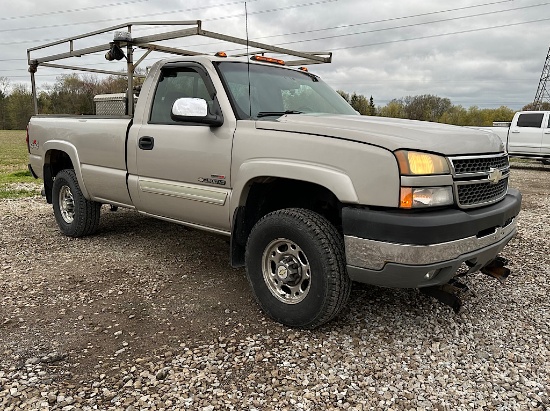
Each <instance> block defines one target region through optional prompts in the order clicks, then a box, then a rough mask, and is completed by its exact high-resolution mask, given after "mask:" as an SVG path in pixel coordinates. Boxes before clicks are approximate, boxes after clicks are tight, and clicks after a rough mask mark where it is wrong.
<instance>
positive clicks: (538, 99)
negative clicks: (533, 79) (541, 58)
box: [533, 48, 550, 110]
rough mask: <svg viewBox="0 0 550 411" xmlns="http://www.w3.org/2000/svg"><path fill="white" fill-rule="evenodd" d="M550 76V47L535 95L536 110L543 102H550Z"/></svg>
mask: <svg viewBox="0 0 550 411" xmlns="http://www.w3.org/2000/svg"><path fill="white" fill-rule="evenodd" d="M549 78H550V48H549V49H548V53H547V54H546V61H545V62H544V67H543V68H542V74H541V75H540V81H539V87H538V89H537V94H536V95H535V101H534V102H533V105H534V106H535V110H540V109H541V106H542V103H544V102H548V103H550V90H549V89H548V85H547V83H548V79H549Z"/></svg>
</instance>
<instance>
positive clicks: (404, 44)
mask: <svg viewBox="0 0 550 411" xmlns="http://www.w3.org/2000/svg"><path fill="white" fill-rule="evenodd" d="M0 1H1V2H2V15H1V17H0V34H1V36H0V77H5V78H7V79H8V81H9V83H10V84H11V85H15V84H17V83H28V82H29V76H28V73H27V64H26V49H27V48H29V47H35V46H38V45H40V44H44V43H47V42H50V41H54V40H57V39H62V38H66V37H70V36H76V35H79V34H82V33H86V32H91V31H95V30H99V29H102V28H105V27H109V26H113V25H117V24H122V23H126V22H129V21H162V20H198V19H200V20H202V21H203V28H204V29H205V30H210V31H215V32H219V33H223V34H229V35H233V36H238V37H243V38H244V37H245V36H246V28H245V13H244V12H245V3H244V1H234V0H96V1H93V2H92V1H89V0H73V1H71V2H67V1H66V0H42V1H40V2H37V1H35V0H17V1H10V0H0ZM246 7H247V10H248V32H249V37H250V39H251V40H256V41H261V42H266V43H269V44H274V45H280V46H282V47H288V48H295V49H297V50H303V51H332V52H333V62H332V63H331V64H323V65H315V66H310V71H312V72H314V73H316V74H319V75H321V76H322V77H323V79H324V80H325V81H326V82H327V83H329V84H330V85H331V86H332V87H334V88H335V89H341V90H345V91H347V92H350V93H351V92H357V93H360V94H364V95H366V96H367V97H368V96H371V95H372V96H373V98H374V101H375V103H376V104H377V105H385V104H386V103H387V102H388V101H390V100H391V99H393V98H400V97H404V96H407V95H419V94H435V95H438V96H440V97H447V98H449V99H451V101H452V102H453V103H454V104H457V105H458V104H460V105H462V106H465V107H469V106H472V105H477V106H479V107H489V108H493V107H499V106H501V105H506V106H508V107H511V108H513V109H519V108H521V107H522V106H523V105H525V104H527V103H529V102H532V101H533V99H534V96H535V93H536V91H537V87H538V84H539V80H540V76H541V72H542V68H543V65H544V62H545V60H546V56H547V52H548V49H549V47H550V1H548V2H544V1H542V0H541V1H537V0H500V1H494V0H493V1H491V0H455V1H453V2H442V1H436V0H418V1H415V2H412V1H403V0H401V1H398V0H385V1H373V0H279V1H276V2H275V1H273V0H247V3H246ZM159 30H170V28H167V27H161V28H160V29H159V28H157V29H156V31H159ZM154 32H155V30H151V29H148V28H147V27H143V28H140V29H136V30H135V35H136V36H140V35H148V34H153V33H154ZM111 39H112V33H111V34H108V35H105V36H103V37H100V38H99V39H96V43H90V42H89V41H87V40H80V41H76V42H75V48H81V47H88V46H91V45H94V44H98V41H99V43H105V42H108V41H109V40H111ZM167 45H172V46H179V47H185V48H188V49H192V50H195V51H205V52H209V53H210V52H215V51H217V50H220V49H226V50H235V49H239V48H240V46H235V45H231V46H230V45H227V44H222V43H219V42H216V41H215V40H212V39H208V38H201V37H196V36H195V37H192V38H188V39H185V40H183V41H179V42H171V43H167ZM52 51H53V52H60V51H68V46H65V48H63V49H60V48H54V49H52ZM233 52H234V53H236V52H238V51H233ZM229 54H231V53H229ZM39 55H40V53H37V54H36V56H39ZM102 55H103V53H100V54H96V55H92V56H88V57H83V58H78V59H76V58H75V59H71V60H67V61H65V63H67V64H73V65H81V66H87V67H93V68H97V69H103V70H120V69H122V68H123V65H122V64H121V63H109V62H106V61H105V59H104V58H103V56H102ZM139 55H140V53H137V56H138V57H139ZM158 58H159V55H158V54H157V55H155V54H152V55H150V56H149V57H148V59H147V60H146V61H145V62H144V63H143V65H150V64H152V62H153V61H155V60H156V59H158ZM68 73H69V72H68V71H66V70H59V69H51V68H39V71H38V73H37V81H38V84H39V87H40V88H43V87H45V86H46V85H47V84H48V83H50V84H51V83H52V82H54V81H55V78H56V76H59V75H60V74H68ZM549 86H550V85H549Z"/></svg>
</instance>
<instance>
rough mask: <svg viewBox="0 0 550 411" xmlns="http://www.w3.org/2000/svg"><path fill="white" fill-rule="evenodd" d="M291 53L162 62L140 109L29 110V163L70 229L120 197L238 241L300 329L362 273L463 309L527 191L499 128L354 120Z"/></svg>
mask: <svg viewBox="0 0 550 411" xmlns="http://www.w3.org/2000/svg"><path fill="white" fill-rule="evenodd" d="M262 60H263V61H262ZM282 64H284V62H282V61H280V60H271V59H264V58H261V56H260V57H258V58H256V59H254V60H253V61H250V60H247V61H242V59H239V58H230V57H224V56H223V54H219V55H218V56H206V55H193V56H188V57H176V58H170V59H164V60H160V61H158V62H156V63H155V64H154V65H153V66H152V67H151V68H150V70H149V73H148V75H147V78H146V79H145V81H144V83H143V86H142V88H141V92H140V95H139V98H138V100H137V105H136V107H135V112H134V114H133V116H119V117H115V116H55V115H36V116H33V117H32V118H31V120H30V122H29V125H28V149H29V160H30V161H29V163H30V164H29V167H30V170H31V171H32V173H33V174H34V175H35V176H36V177H38V178H41V179H43V180H44V191H45V196H46V199H47V201H48V203H52V204H53V212H54V215H55V219H56V221H57V223H58V225H59V228H60V230H61V231H62V232H63V233H64V234H66V235H68V236H71V237H81V236H86V235H92V234H94V233H95V232H96V231H97V230H98V227H99V222H100V208H101V205H102V204H110V205H113V206H118V207H127V208H132V209H135V210H137V211H139V212H141V213H144V214H147V215H150V216H154V217H157V218H160V219H163V220H166V221H171V222H174V223H178V224H184V225H187V226H191V227H195V228H198V229H202V230H207V231H210V232H213V233H218V234H220V235H224V236H228V237H229V238H230V262H231V264H232V265H233V266H234V267H243V266H245V267H246V275H247V277H248V280H249V283H250V285H251V289H252V292H253V294H254V296H255V298H256V300H257V301H258V303H259V305H260V306H261V307H262V309H263V310H264V311H265V312H266V313H267V314H268V315H269V316H271V317H272V318H273V319H275V320H276V321H279V322H281V323H283V324H285V325H288V326H293V327H302V328H314V327H317V326H320V325H321V324H324V323H326V322H327V321H329V320H331V319H332V318H334V317H335V316H336V315H337V314H338V313H339V312H340V311H341V310H342V308H343V307H345V306H346V303H347V301H348V298H349V294H350V288H351V284H352V281H358V282H363V283H368V284H373V285H377V286H384V287H404V288H419V289H421V290H425V291H427V294H428V295H432V296H434V297H436V298H438V299H440V300H441V301H444V302H445V301H446V302H449V299H448V298H447V297H449V296H451V297H450V298H451V302H452V304H450V305H452V306H453V307H454V308H455V309H456V308H457V306H456V300H454V299H453V295H452V293H447V292H446V291H445V290H444V287H447V286H448V285H449V284H455V285H456V284H457V283H459V282H457V275H465V274H469V273H475V272H478V271H482V272H484V273H487V274H490V275H492V276H494V277H498V278H500V279H502V278H503V277H504V276H505V274H506V273H507V272H508V271H507V269H506V267H504V264H505V262H504V261H503V259H501V258H500V257H499V256H498V254H499V253H500V251H501V250H502V249H503V248H504V247H505V245H506V244H507V243H508V242H509V241H510V239H511V238H512V237H513V236H514V235H515V233H516V230H517V216H518V213H519V211H520V206H521V194H520V193H519V192H518V191H517V190H515V189H512V188H509V186H508V177H509V173H510V170H509V163H508V155H507V154H506V152H505V150H504V146H503V144H502V142H501V141H500V140H499V139H498V138H497V137H496V136H494V135H490V133H486V132H482V131H477V130H473V129H467V128H463V127H454V126H447V125H442V124H435V123H428V122H419V121H408V120H400V119H389V118H380V117H367V116H361V115H358V114H357V113H356V112H355V111H354V110H353V109H352V108H351V107H350V106H349V105H348V104H347V103H346V101H345V100H344V99H343V98H341V97H340V96H339V95H338V93H336V92H335V91H334V90H333V89H331V88H330V87H329V86H328V85H326V83H324V82H323V81H322V80H321V79H320V78H319V77H318V76H317V75H315V74H312V73H310V72H307V71H304V70H300V69H294V68H289V67H286V66H284V65H282ZM204 275H208V273H204Z"/></svg>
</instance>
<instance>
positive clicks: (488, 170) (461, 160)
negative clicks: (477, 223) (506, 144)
mask: <svg viewBox="0 0 550 411" xmlns="http://www.w3.org/2000/svg"><path fill="white" fill-rule="evenodd" d="M449 160H450V162H451V166H452V168H451V169H452V174H453V180H454V183H453V184H454V192H455V198H456V199H457V204H458V206H459V207H460V208H474V207H481V206H484V205H488V204H492V203H496V202H497V201H500V200H501V199H502V198H504V196H505V195H506V192H507V191H508V175H509V174H510V164H509V161H508V155H507V154H504V153H503V154H497V155H483V156H476V157H474V156H468V157H452V158H450V159H449Z"/></svg>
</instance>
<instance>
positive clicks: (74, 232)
mask: <svg viewBox="0 0 550 411" xmlns="http://www.w3.org/2000/svg"><path fill="white" fill-rule="evenodd" d="M52 200H53V211H54V215H55V220H56V221H57V225H58V226H59V228H60V230H61V232H62V233H63V234H65V235H67V236H69V237H83V236H86V235H90V234H93V233H94V232H95V231H96V230H97V228H98V226H99V215H100V209H101V203H98V202H95V201H90V200H87V199H86V198H85V197H84V195H83V194H82V190H80V186H79V185H78V180H77V178H76V174H75V172H74V170H72V169H66V170H61V171H60V172H59V173H57V175H56V177H55V180H54V182H53V188H52Z"/></svg>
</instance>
